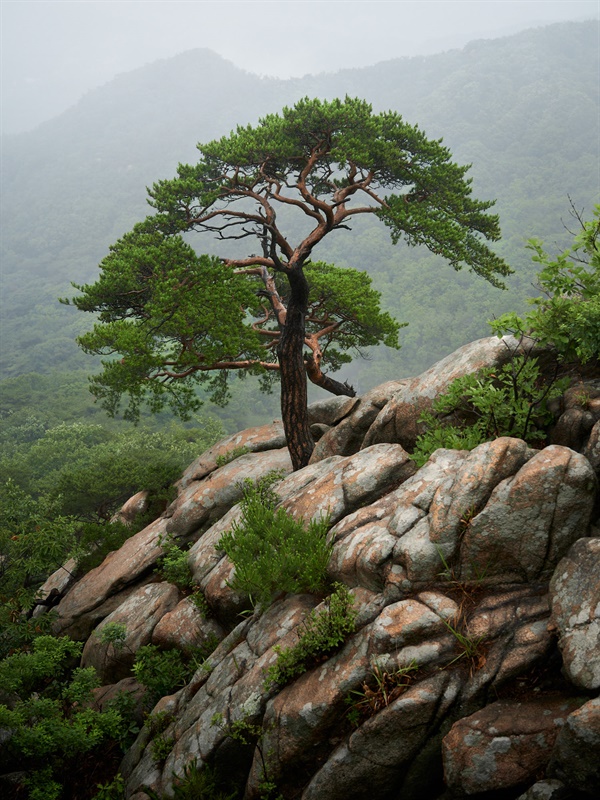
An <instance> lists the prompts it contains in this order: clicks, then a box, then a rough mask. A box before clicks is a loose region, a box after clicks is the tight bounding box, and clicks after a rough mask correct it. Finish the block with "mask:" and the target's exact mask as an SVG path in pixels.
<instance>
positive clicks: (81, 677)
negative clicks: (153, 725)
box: [0, 636, 130, 799]
mask: <svg viewBox="0 0 600 800" xmlns="http://www.w3.org/2000/svg"><path fill="white" fill-rule="evenodd" d="M81 649H82V645H81V644H80V643H77V642H72V641H71V640H69V639H66V638H61V639H57V638H54V637H51V636H40V637H39V638H37V639H36V640H34V642H33V644H32V647H31V650H30V651H21V652H18V653H14V654H13V655H11V656H9V657H7V658H5V659H4V660H3V661H1V662H0V689H1V690H2V692H3V694H4V693H10V695H11V702H10V707H8V706H6V705H2V704H0V729H3V730H4V731H5V733H6V734H7V735H6V736H5V740H4V742H3V749H2V754H1V755H0V769H1V770H2V772H3V773H6V772H10V771H16V770H17V769H18V770H20V771H24V773H25V774H24V777H23V784H24V785H26V786H27V787H28V789H29V796H30V798H32V797H37V798H45V799H47V798H49V797H58V796H59V795H60V793H61V782H60V779H61V778H62V775H63V773H64V771H65V770H68V769H69V765H70V764H71V765H72V764H73V759H76V758H78V757H80V756H81V755H82V754H85V753H88V752H90V751H93V750H95V749H96V748H97V747H98V746H99V745H100V744H101V743H102V742H105V741H108V740H115V741H118V740H119V739H121V738H122V735H123V731H124V730H127V728H128V727H129V724H130V723H129V720H128V719H125V718H124V716H123V715H122V714H121V713H120V712H119V711H118V710H117V708H115V707H111V708H108V709H107V710H105V711H102V712H99V711H96V710H94V709H93V708H92V704H91V701H92V699H93V698H92V689H93V688H95V687H96V686H97V685H98V680H97V676H96V673H95V671H94V669H92V668H75V669H73V666H74V664H75V663H77V660H78V658H79V656H80V653H81Z"/></svg>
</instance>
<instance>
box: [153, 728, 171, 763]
mask: <svg viewBox="0 0 600 800" xmlns="http://www.w3.org/2000/svg"><path fill="white" fill-rule="evenodd" d="M174 745H175V739H173V737H172V736H165V735H164V734H163V733H159V734H157V735H156V736H155V737H154V739H152V741H151V742H150V752H151V753H152V758H153V759H154V762H155V763H156V764H162V763H164V762H165V761H166V760H167V757H168V755H169V753H170V752H171V750H172V749H173V746H174Z"/></svg>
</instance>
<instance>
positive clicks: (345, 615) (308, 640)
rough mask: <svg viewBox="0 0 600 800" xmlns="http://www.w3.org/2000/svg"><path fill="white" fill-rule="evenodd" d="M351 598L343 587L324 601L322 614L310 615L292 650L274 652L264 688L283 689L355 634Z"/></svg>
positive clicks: (354, 615)
mask: <svg viewBox="0 0 600 800" xmlns="http://www.w3.org/2000/svg"><path fill="white" fill-rule="evenodd" d="M353 602H354V601H353V597H352V594H351V593H350V591H349V590H348V588H347V587H346V586H344V585H343V584H337V585H336V589H335V591H334V592H333V594H331V595H330V596H329V597H328V598H327V599H326V600H325V601H324V607H323V609H322V610H321V611H318V612H317V611H314V610H313V611H312V612H311V613H310V614H309V616H308V617H307V619H306V620H305V622H304V623H303V625H302V630H301V632H300V634H299V638H298V642H297V644H295V645H294V646H293V647H286V648H283V649H282V648H280V647H278V646H276V647H274V648H273V649H274V650H275V651H276V652H277V661H276V662H275V664H272V665H271V666H270V667H269V668H268V669H267V674H266V678H265V688H266V689H269V688H270V687H272V686H277V687H280V688H281V687H283V686H285V685H286V684H287V683H289V682H290V681H292V680H294V678H297V677H298V675H302V673H303V672H306V670H308V669H310V668H311V667H312V666H313V665H315V664H316V663H318V661H319V660H322V659H323V658H324V657H328V656H329V655H331V653H333V652H334V651H335V650H337V649H338V648H339V647H340V645H342V644H343V643H344V642H345V640H346V639H347V638H348V636H350V635H351V634H352V633H354V625H355V620H356V612H355V611H354V609H353V607H352V605H353Z"/></svg>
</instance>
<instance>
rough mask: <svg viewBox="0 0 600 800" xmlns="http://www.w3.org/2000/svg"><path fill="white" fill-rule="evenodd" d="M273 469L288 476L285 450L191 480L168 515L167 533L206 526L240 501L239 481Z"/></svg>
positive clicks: (258, 455) (254, 455)
mask: <svg viewBox="0 0 600 800" xmlns="http://www.w3.org/2000/svg"><path fill="white" fill-rule="evenodd" d="M273 470H281V471H282V472H283V473H289V472H291V470H292V464H291V461H290V455H289V453H288V451H287V448H283V449H280V450H269V451H267V452H259V453H247V454H246V455H244V456H240V457H239V458H236V459H235V461H231V462H230V463H229V464H225V466H224V467H220V468H219V469H218V470H216V471H215V472H212V473H211V474H210V475H208V476H207V477H206V478H204V479H203V480H200V481H191V482H189V483H188V484H187V486H186V488H185V489H183V491H182V492H181V494H180V495H179V497H178V498H177V500H175V502H174V503H172V504H171V507H170V508H169V511H168V513H169V514H170V516H171V518H170V519H169V520H168V524H167V528H166V530H167V533H169V534H171V535H173V536H177V537H189V535H190V534H192V533H194V532H197V531H200V530H201V529H202V528H206V527H208V526H209V525H210V524H211V523H212V522H214V521H216V520H217V519H219V518H220V517H222V516H223V515H224V514H225V512H226V511H228V510H229V509H230V508H231V507H232V506H234V505H235V504H236V503H239V501H240V500H241V499H242V496H243V482H244V481H245V480H247V479H250V480H257V479H258V478H260V477H261V476H262V475H266V474H267V473H268V472H272V471H273Z"/></svg>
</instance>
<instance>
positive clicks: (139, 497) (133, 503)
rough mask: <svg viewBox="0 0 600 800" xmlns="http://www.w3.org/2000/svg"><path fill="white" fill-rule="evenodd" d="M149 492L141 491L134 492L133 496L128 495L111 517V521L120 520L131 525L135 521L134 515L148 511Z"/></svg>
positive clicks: (137, 515)
mask: <svg viewBox="0 0 600 800" xmlns="http://www.w3.org/2000/svg"><path fill="white" fill-rule="evenodd" d="M149 500H150V492H147V491H145V490H144V491H141V492H137V494H134V495H133V497H130V498H129V500H127V502H126V503H124V504H123V505H122V506H121V508H120V509H119V510H118V511H117V513H116V514H114V516H113V517H112V519H111V522H122V523H123V525H132V524H133V522H134V521H135V519H136V517H139V516H140V514H145V513H146V511H148V507H149V505H150V503H149Z"/></svg>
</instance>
